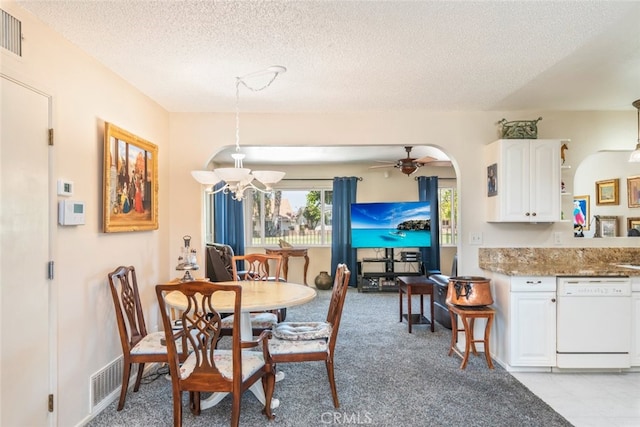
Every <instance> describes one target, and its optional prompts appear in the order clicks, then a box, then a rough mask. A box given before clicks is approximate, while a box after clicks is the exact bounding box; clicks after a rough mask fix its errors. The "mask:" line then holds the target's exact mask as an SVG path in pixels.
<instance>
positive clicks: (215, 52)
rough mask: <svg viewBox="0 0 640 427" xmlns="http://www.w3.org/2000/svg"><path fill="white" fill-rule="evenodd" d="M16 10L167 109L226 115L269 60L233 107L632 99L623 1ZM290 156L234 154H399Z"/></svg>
mask: <svg viewBox="0 0 640 427" xmlns="http://www.w3.org/2000/svg"><path fill="white" fill-rule="evenodd" d="M17 3H18V4H20V5H21V6H23V7H24V8H26V9H27V10H29V11H31V12H32V13H33V14H34V15H35V16H37V17H38V18H39V19H41V20H42V21H43V22H44V23H46V24H47V25H49V26H50V27H52V28H53V29H54V30H55V31H57V32H58V33H60V34H62V35H63V36H64V37H66V38H67V39H68V40H70V41H71V42H72V43H74V44H76V45H77V46H79V47H80V48H81V49H83V50H84V51H86V52H87V53H88V54H89V55H91V56H93V57H95V58H96V59H97V60H98V61H99V62H101V63H103V64H104V65H105V66H107V67H108V68H110V69H111V70H113V71H114V72H115V73H117V74H118V75H120V76H121V77H122V78H123V79H125V80H127V81H128V82H130V83H131V84H132V85H133V86H135V87H137V88H138V89H139V90H140V91H142V92H143V93H145V94H146V95H148V96H149V97H150V98H152V99H154V100H155V101H156V102H158V103H159V104H160V105H162V106H163V107H164V108H165V109H167V110H168V111H170V112H221V111H227V112H228V111H234V109H235V77H236V76H244V75H246V74H249V73H252V72H254V71H258V70H261V69H264V68H266V67H268V66H271V65H283V66H285V67H287V69H288V71H287V72H286V73H285V74H283V75H281V76H280V77H278V78H277V79H276V80H275V82H274V83H273V84H272V85H271V86H270V87H269V88H268V89H267V90H264V91H260V92H252V91H249V90H247V89H246V88H243V87H241V90H240V110H241V111H244V112H248V111H255V112H344V111H391V110H431V111H478V110H480V111H491V110H633V107H632V106H631V103H632V102H633V100H635V99H638V98H640V36H639V35H638V27H639V26H640V24H639V23H640V2H637V1H623V2H615V1H559V2H550V1H504V2H497V1H477V2H462V1H408V2H405V1H310V2H309V1H281V0H274V1H193V0H184V1H147V0H138V1H124V0H117V1H102V0H100V1H98V0H92V1H86V0H85V1H82V0H55V1H52V0H45V1H32V0H18V1H17ZM27 43H28V35H27ZM264 82H266V80H265V81H260V80H256V81H252V83H253V84H252V85H253V86H260V85H261V84H262V83H264ZM300 149H301V150H302V151H303V152H302V153H301V152H299V151H295V150H296V149H294V148H292V147H288V148H286V149H281V150H280V151H278V150H276V149H274V147H270V150H269V152H268V153H265V152H264V150H260V148H259V147H243V151H244V152H246V154H247V159H246V161H247V163H248V164H251V163H269V162H271V163H283V162H284V160H283V159H284V156H285V154H284V153H286V154H289V155H293V156H294V161H295V160H296V159H297V162H298V163H300V159H302V158H304V159H308V161H310V162H311V161H312V160H311V159H313V161H312V162H315V163H319V162H322V161H327V162H333V161H335V160H336V159H342V160H341V161H342V162H348V161H351V162H353V161H356V160H357V161H366V162H372V161H373V159H374V158H375V159H388V160H395V159H399V158H402V157H405V153H404V150H403V149H402V148H401V147H398V146H394V147H375V148H373V147H372V148H371V149H366V150H365V149H363V148H362V147H361V146H360V147H357V149H355V150H354V149H353V147H351V148H349V147H343V148H341V149H339V150H337V149H336V148H330V147H316V150H315V152H314V153H310V152H309V149H310V147H303V148H300ZM336 150H337V151H336ZM231 151H232V150H226V151H224V152H220V153H218V155H217V156H216V159H223V160H224V159H230V157H229V153H230V152H231ZM276 152H278V153H279V154H277V155H274V153H276ZM414 155H415V157H421V156H425V155H434V156H435V157H438V158H446V157H444V156H443V155H442V153H435V152H432V151H430V148H429V147H415V149H414V152H413V153H412V156H414ZM270 159H271V160H270Z"/></svg>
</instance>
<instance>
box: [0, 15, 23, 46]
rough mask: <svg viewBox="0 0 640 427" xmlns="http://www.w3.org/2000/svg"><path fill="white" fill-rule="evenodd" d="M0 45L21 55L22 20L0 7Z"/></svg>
mask: <svg viewBox="0 0 640 427" xmlns="http://www.w3.org/2000/svg"><path fill="white" fill-rule="evenodd" d="M0 12H2V13H1V15H0V19H1V21H0V22H1V23H2V29H0V46H2V47H3V48H5V49H7V50H9V51H10V52H13V53H15V54H16V55H18V56H22V22H20V21H19V20H17V19H16V18H15V17H13V16H11V15H9V14H8V13H7V12H5V11H4V10H2V9H0Z"/></svg>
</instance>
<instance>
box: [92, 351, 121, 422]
mask: <svg viewBox="0 0 640 427" xmlns="http://www.w3.org/2000/svg"><path fill="white" fill-rule="evenodd" d="M123 367H124V358H123V357H122V356H120V357H118V358H117V359H116V360H114V361H113V362H111V363H109V364H108V365H107V366H105V367H104V368H102V369H100V370H99V371H98V372H96V373H95V374H93V375H91V379H90V393H91V400H90V401H91V413H94V412H100V411H101V410H102V409H104V407H106V406H107V405H109V403H111V401H112V399H109V397H110V396H111V395H112V394H114V395H115V394H116V393H119V390H120V386H121V385H122V369H123Z"/></svg>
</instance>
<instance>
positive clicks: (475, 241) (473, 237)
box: [469, 232, 482, 245]
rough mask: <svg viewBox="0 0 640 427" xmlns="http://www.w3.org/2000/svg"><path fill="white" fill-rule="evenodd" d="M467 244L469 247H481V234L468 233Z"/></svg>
mask: <svg viewBox="0 0 640 427" xmlns="http://www.w3.org/2000/svg"><path fill="white" fill-rule="evenodd" d="M469 244H470V245H481V244H482V233H479V232H471V233H469Z"/></svg>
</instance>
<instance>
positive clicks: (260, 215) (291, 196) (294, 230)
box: [245, 189, 333, 246]
mask: <svg viewBox="0 0 640 427" xmlns="http://www.w3.org/2000/svg"><path fill="white" fill-rule="evenodd" d="M332 195H333V191H331V190H328V189H280V190H275V191H273V192H272V193H266V194H265V193H260V192H255V193H253V195H252V196H251V197H247V198H246V199H245V201H246V202H248V203H246V205H245V209H248V210H246V211H245V218H250V220H249V221H247V224H246V226H247V231H246V233H245V235H246V238H247V241H246V245H247V246H273V245H278V243H279V240H280V239H283V240H286V241H287V242H289V243H290V244H292V245H294V246H327V245H330V244H331V202H332Z"/></svg>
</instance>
